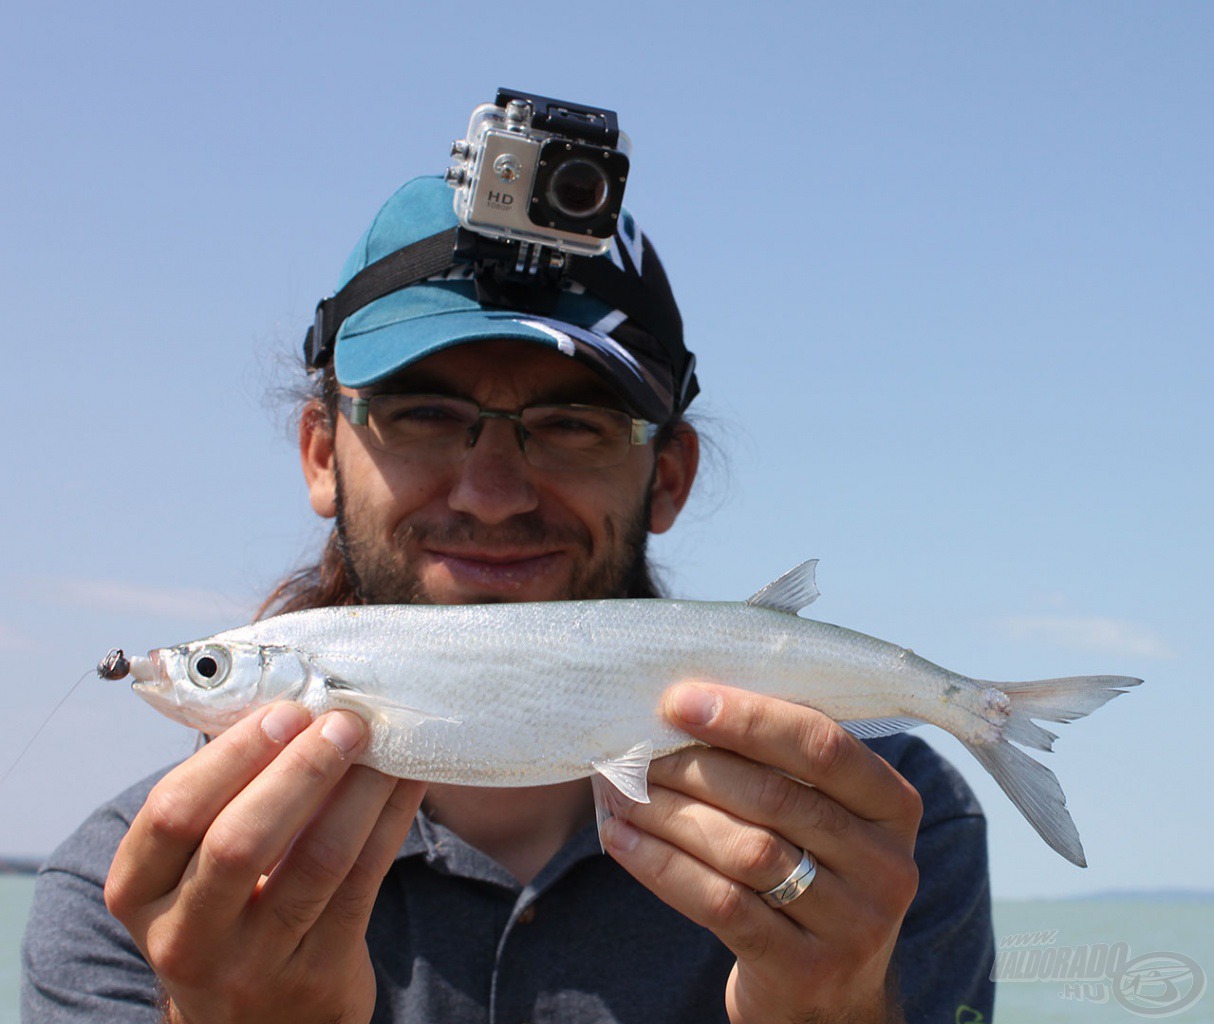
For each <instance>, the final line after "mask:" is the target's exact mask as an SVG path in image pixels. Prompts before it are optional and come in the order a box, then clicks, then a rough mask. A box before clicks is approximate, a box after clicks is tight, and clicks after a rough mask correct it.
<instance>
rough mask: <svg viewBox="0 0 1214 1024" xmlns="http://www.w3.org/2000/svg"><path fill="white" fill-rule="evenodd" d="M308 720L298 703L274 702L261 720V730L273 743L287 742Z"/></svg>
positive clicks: (306, 714) (296, 734) (299, 731)
mask: <svg viewBox="0 0 1214 1024" xmlns="http://www.w3.org/2000/svg"><path fill="white" fill-rule="evenodd" d="M308 722H309V718H308V713H307V712H306V711H305V710H304V709H303V708H301V707H300V706H299V705H298V704H275V705H274V706H273V707H272V708H270V710H269V712H268V713H267V714H266V716H265V718H263V719H262V720H261V731H262V732H264V733H265V734H266V735H267V736H269V737H270V739H272V740H273V741H274V742H275V743H289V742H290V741H291V740H293V739H294V738H295V737H296V736H298V735H299V734H300V733H301V732H303V731H304V729H305V728H307V725H308Z"/></svg>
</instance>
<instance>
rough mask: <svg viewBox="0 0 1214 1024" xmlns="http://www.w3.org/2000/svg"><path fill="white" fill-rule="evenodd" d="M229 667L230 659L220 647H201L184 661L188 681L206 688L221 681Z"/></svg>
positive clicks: (230, 664)
mask: <svg viewBox="0 0 1214 1024" xmlns="http://www.w3.org/2000/svg"><path fill="white" fill-rule="evenodd" d="M231 668H232V659H231V658H230V657H229V656H228V652H227V651H225V650H224V649H223V648H222V647H203V648H201V649H200V650H197V651H195V652H194V653H193V654H191V655H190V660H189V661H188V662H187V663H186V671H187V672H188V673H189V675H190V682H192V683H193V684H194V685H195V686H201V687H202V688H203V689H206V690H209V689H211V688H212V687H215V686H218V685H219V684H220V683H222V682H223V681H224V680H225V679H226V678H227V676H228V672H229V671H230V670H231Z"/></svg>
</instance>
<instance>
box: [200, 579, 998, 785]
mask: <svg viewBox="0 0 1214 1024" xmlns="http://www.w3.org/2000/svg"><path fill="white" fill-rule="evenodd" d="M214 639H215V640H217V641H220V642H225V641H228V642H245V643H258V644H263V645H278V644H281V645H284V646H288V645H289V646H292V647H294V648H295V649H297V650H300V651H304V652H307V653H309V654H310V655H311V656H312V658H313V661H314V663H315V664H316V665H317V666H318V667H320V668H322V669H325V668H328V669H331V670H332V674H333V675H335V676H339V677H340V678H341V679H342V681H343V682H344V683H347V684H351V685H354V686H356V687H357V689H359V690H362V691H365V692H367V693H371V694H375V695H380V696H383V697H386V698H390V699H391V700H392V701H394V702H396V703H399V704H402V705H404V706H406V707H409V708H413V709H416V710H417V711H420V712H423V713H425V714H427V715H429V716H433V717H432V718H430V719H427V720H425V721H423V722H421V723H420V724H419V725H418V727H417V729H416V730H415V731H414V732H413V733H412V734H410V735H408V736H407V737H402V736H401V734H400V733H399V732H394V731H393V730H392V729H390V728H387V727H383V726H382V725H381V727H380V728H378V729H376V728H375V723H374V721H373V723H372V724H373V735H374V739H373V741H372V743H371V746H370V748H369V750H368V753H367V755H366V761H367V763H369V764H371V765H372V766H373V767H377V768H380V769H382V770H385V771H390V772H392V773H393V774H398V775H402V776H406V777H411V778H422V779H426V780H427V781H431V782H454V783H462V784H468V785H481V786H485V785H489V786H493V785H499V786H510V785H544V784H547V783H552V782H561V781H566V780H568V779H570V778H577V777H579V776H584V775H589V774H591V772H592V771H593V770H594V769H593V767H592V764H593V762H595V761H602V760H607V759H610V758H612V757H615V756H618V755H620V754H622V753H623V752H624V751H626V750H628V749H629V748H630V747H632V746H633V745H634V744H635V743H636V742H638V740H639V739H642V738H650V739H651V740H652V742H653V744H654V756H661V755H662V754H664V753H669V752H671V751H672V750H676V749H679V748H680V747H682V746H686V745H687V743H688V742H689V740H688V737H687V736H686V734H684V733H682V732H680V731H677V730H674V729H672V728H670V727H668V726H667V725H666V724H665V722H664V719H663V718H662V716H661V712H660V706H659V702H660V698H661V694H662V693H663V691H664V690H665V689H666V688H667V687H669V686H670V685H671V684H672V683H673V682H676V681H679V680H682V679H698V680H703V681H708V682H722V683H730V684H732V685H737V686H742V687H744V688H747V689H751V690H754V691H755V692H758V693H763V694H767V695H771V696H777V697H781V698H784V699H788V700H794V701H797V702H799V703H807V704H812V705H813V706H814V707H816V708H818V709H819V710H821V711H823V712H825V713H826V714H829V715H831V716H832V717H835V718H842V719H854V718H865V717H872V716H873V715H874V713H875V712H880V714H881V716H883V717H885V716H891V715H904V714H908V715H913V716H915V717H923V716H924V715H928V716H930V718H937V719H938V718H940V717H941V713H942V709H944V708H947V709H948V712H949V714H950V717H951V718H953V719H955V720H957V721H958V722H961V721H964V720H966V719H967V718H974V719H977V720H978V721H973V722H967V723H966V729H965V731H966V733H967V734H968V733H972V732H974V731H975V730H976V729H978V728H979V727H980V725H986V724H989V723H988V721H987V719H985V718H983V717H982V716H981V714H980V713H978V712H977V711H976V710H974V709H971V708H970V707H967V706H965V705H964V704H962V705H942V704H941V702H940V700H939V696H940V694H941V692H942V685H943V684H944V683H945V682H946V681H951V680H946V679H944V678H941V677H948V676H952V675H953V674H952V673H946V672H945V670H944V669H941V668H939V667H938V666H935V665H933V664H931V663H930V662H927V661H925V660H924V659H922V658H918V657H917V656H914V655H911V654H909V652H907V651H905V650H904V649H903V648H901V647H898V646H896V645H893V644H888V643H885V642H883V641H879V640H876V639H875V638H872V637H866V636H864V635H863V634H859V633H853V632H851V631H850V630H844V629H842V628H841V627H838V626H829V625H827V624H824V623H819V622H815V621H813V620H809V619H801V618H797V617H793V616H789V615H785V614H782V613H780V612H776V611H772V610H770V609H766V608H755V607H747V606H739V605H738V604H736V603H724V602H721V603H709V602H687V601H579V602H545V603H542V604H525V605H464V606H456V607H424V606H419V607H415V608H410V609H409V610H408V612H407V613H403V614H402V612H400V611H398V610H396V609H393V608H391V607H390V606H378V607H376V606H370V607H363V608H349V609H336V610H330V609H325V610H318V611H309V612H297V613H293V614H291V615H286V616H281V617H279V618H278V619H270V620H267V621H266V622H263V623H258V624H255V625H252V626H247V627H243V628H241V629H237V630H233V631H230V632H228V633H223V634H220V635H219V636H217V637H215V638H214ZM908 677H911V678H908ZM956 679H957V680H962V681H965V682H968V683H969V686H968V687H967V688H966V689H964V690H959V692H961V693H964V694H965V695H966V696H967V697H968V696H971V695H972V694H974V690H975V687H974V684H973V683H972V682H970V681H968V680H964V677H961V676H957V677H956ZM303 699H304V702H305V703H308V704H309V705H311V706H312V707H313V710H315V711H322V710H327V709H328V708H329V707H331V706H334V705H335V704H336V705H339V706H340V705H341V704H342V703H343V699H342V694H341V693H340V691H339V692H337V693H334V692H332V691H330V690H328V689H326V688H324V687H323V686H315V687H314V688H313V690H312V692H310V693H308V694H305V695H303ZM970 703H972V704H974V705H975V707H976V706H977V705H978V704H979V703H980V701H979V699H978V698H977V696H976V695H974V699H973V700H972V701H971V702H970ZM929 720H930V719H929ZM957 727H958V726H956V725H954V728H957Z"/></svg>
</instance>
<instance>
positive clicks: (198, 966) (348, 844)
mask: <svg viewBox="0 0 1214 1024" xmlns="http://www.w3.org/2000/svg"><path fill="white" fill-rule="evenodd" d="M365 742H366V726H365V724H364V723H363V722H362V720H361V719H359V718H358V717H357V716H356V715H353V714H351V713H349V712H346V711H337V712H331V713H329V714H327V715H324V716H323V717H321V718H319V719H317V720H316V721H310V716H309V714H308V712H307V711H306V710H305V709H303V708H302V707H300V706H298V705H295V704H274V705H271V706H270V707H268V708H263V709H261V710H260V711H257V712H255V713H253V714H251V715H249V716H248V717H247V718H245V719H244V720H243V721H241V722H239V723H238V724H237V725H235V726H233V727H232V728H231V729H229V730H228V731H227V732H225V733H224V734H223V735H222V736H220V737H219V738H218V739H216V740H214V741H212V742H211V743H208V744H207V745H206V746H205V747H203V748H202V749H201V750H200V751H198V753H196V754H195V755H194V756H193V757H191V758H190V759H189V760H188V761H186V762H185V763H184V764H182V765H180V766H178V767H177V768H176V769H174V770H173V771H172V772H170V773H169V774H168V775H166V776H165V777H164V778H163V779H162V780H161V781H160V782H159V783H158V784H157V785H156V787H155V788H154V789H153V790H152V791H151V793H150V794H149V795H148V799H147V802H146V803H145V804H144V806H143V809H142V810H141V811H140V812H139V814H138V815H137V816H136V818H135V820H134V822H133V823H132V824H131V828H130V831H129V832H128V833H127V835H126V838H125V839H124V840H123V841H122V844H121V846H119V848H118V853H117V855H116V856H115V858H114V863H113V865H112V867H111V869H110V875H109V879H108V881H107V883H106V887H105V898H106V904H107V905H108V906H109V908H110V911H111V912H112V913H113V914H114V916H115V917H117V918H118V919H119V920H120V921H121V922H122V923H123V924H124V925H125V926H126V927H127V929H128V930H129V931H130V933H131V935H132V936H133V937H134V939H135V942H136V944H137V945H138V946H139V949H140V950H141V951H142V953H143V955H144V957H145V958H146V959H147V961H148V963H149V964H151V966H152V969H153V970H154V971H155V972H156V975H157V977H158V978H159V979H160V982H161V984H162V985H163V987H164V990H165V992H166V993H167V995H168V997H169V999H170V1001H171V1007H170V1017H171V1019H173V1020H184V1021H188V1022H192V1024H211V1022H216V1021H224V1022H236V1021H256V1022H259V1024H269V1022H274V1021H290V1022H291V1024H307V1022H309V1021H318V1022H320V1021H323V1022H332V1021H341V1022H342V1024H362V1022H365V1021H367V1020H369V1019H370V1017H371V1012H372V1010H373V1009H374V1006H375V995H376V993H375V977H374V973H373V971H372V967H371V960H370V956H369V954H368V952H367V944H366V937H365V936H366V929H367V921H368V919H369V918H370V915H371V908H372V906H373V904H374V902H375V897H376V893H377V892H378V891H379V886H380V882H381V881H382V880H383V877H384V875H385V874H386V873H387V871H388V869H389V868H390V867H391V865H392V862H393V860H394V859H395V857H396V854H397V853H398V852H399V850H400V846H401V844H402V843H403V842H404V840H405V836H406V835H407V834H408V832H409V827H410V825H411V823H412V821H413V816H414V814H416V812H417V807H418V804H419V803H420V802H421V798H422V794H423V793H424V791H425V786H424V785H423V784H421V783H416V782H403V781H401V780H398V779H393V778H389V777H387V776H385V775H381V774H380V773H378V772H375V771H372V770H371V769H369V768H365V767H362V766H357V765H354V764H353V760H354V758H355V757H356V756H357V754H358V753H359V751H360V750H361V749H362V747H363V745H364V744H365Z"/></svg>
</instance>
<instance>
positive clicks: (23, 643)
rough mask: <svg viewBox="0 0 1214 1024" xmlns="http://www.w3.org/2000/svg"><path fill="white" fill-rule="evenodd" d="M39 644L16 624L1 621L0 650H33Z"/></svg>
mask: <svg viewBox="0 0 1214 1024" xmlns="http://www.w3.org/2000/svg"><path fill="white" fill-rule="evenodd" d="M35 646H37V645H36V644H35V643H34V641H33V639H32V638H30V637H28V636H26V635H25V634H24V633H22V632H21V630H19V629H17V627H16V626H11V625H9V624H8V623H7V622H0V651H31V650H33V649H34V648H35Z"/></svg>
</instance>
